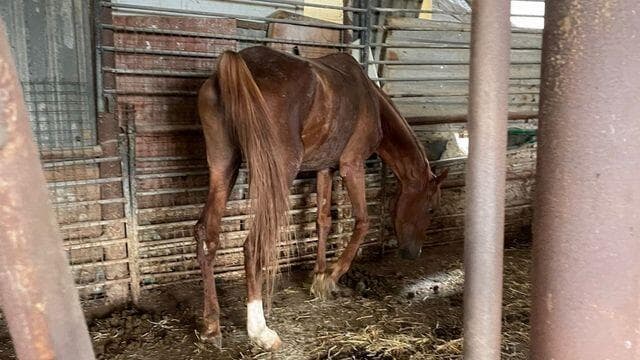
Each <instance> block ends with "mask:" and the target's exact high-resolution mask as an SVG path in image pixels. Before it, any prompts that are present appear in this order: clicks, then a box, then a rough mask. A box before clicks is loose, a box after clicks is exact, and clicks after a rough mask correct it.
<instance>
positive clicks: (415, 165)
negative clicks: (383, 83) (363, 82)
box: [378, 94, 433, 190]
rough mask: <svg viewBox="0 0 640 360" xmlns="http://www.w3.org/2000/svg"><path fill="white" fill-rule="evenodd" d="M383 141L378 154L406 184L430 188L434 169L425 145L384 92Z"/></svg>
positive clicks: (404, 184) (404, 185)
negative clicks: (429, 161) (431, 167)
mask: <svg viewBox="0 0 640 360" xmlns="http://www.w3.org/2000/svg"><path fill="white" fill-rule="evenodd" d="M380 99H381V101H380V121H381V125H382V141H381V143H380V147H379V148H378V155H380V157H381V158H382V161H384V162H385V164H387V165H388V166H389V167H390V168H391V170H392V171H393V173H394V174H395V175H396V177H397V178H398V180H399V181H400V182H401V183H402V187H403V188H407V187H408V188H412V189H415V190H424V189H426V187H427V185H428V183H429V179H430V178H431V176H433V175H432V173H431V169H430V168H429V163H428V162H427V158H426V156H425V153H424V150H423V148H422V145H421V144H420V142H419V140H418V139H417V138H416V136H415V134H414V133H413V131H412V130H411V128H410V126H409V124H408V123H407V121H406V120H405V119H404V118H403V117H402V115H400V113H399V112H398V110H397V109H396V108H395V106H394V105H393V104H392V103H391V100H389V99H388V98H387V97H386V96H385V95H382V94H380Z"/></svg>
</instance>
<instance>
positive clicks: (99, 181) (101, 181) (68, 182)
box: [47, 176, 122, 189]
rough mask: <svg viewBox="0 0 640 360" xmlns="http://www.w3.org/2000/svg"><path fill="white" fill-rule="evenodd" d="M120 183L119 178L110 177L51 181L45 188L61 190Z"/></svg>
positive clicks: (120, 179) (120, 178)
mask: <svg viewBox="0 0 640 360" xmlns="http://www.w3.org/2000/svg"><path fill="white" fill-rule="evenodd" d="M121 181H122V177H121V176H118V177H111V178H101V179H87V180H65V181H52V182H48V183H47V187H49V189H52V188H61V187H69V186H83V185H99V184H108V183H114V182H121Z"/></svg>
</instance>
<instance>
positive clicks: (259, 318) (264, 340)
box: [247, 300, 282, 351]
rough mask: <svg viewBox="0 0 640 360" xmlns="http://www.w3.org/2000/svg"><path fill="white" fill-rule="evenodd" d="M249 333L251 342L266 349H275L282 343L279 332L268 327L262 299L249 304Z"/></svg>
mask: <svg viewBox="0 0 640 360" xmlns="http://www.w3.org/2000/svg"><path fill="white" fill-rule="evenodd" d="M247 333H248V334H249V339H251V342H253V343H254V344H256V345H258V346H260V347H261V348H263V349H264V350H267V351H275V350H278V348H280V345H282V341H281V340H280V337H279V336H278V334H276V332H275V331H273V330H271V329H269V328H268V327H267V323H266V321H265V319H264V312H263V311H262V301H261V300H255V301H251V302H249V303H248V304H247Z"/></svg>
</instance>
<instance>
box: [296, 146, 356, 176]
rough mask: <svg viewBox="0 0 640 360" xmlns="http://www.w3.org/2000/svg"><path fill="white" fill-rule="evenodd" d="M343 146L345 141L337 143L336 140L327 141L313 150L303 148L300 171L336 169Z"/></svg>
mask: <svg viewBox="0 0 640 360" xmlns="http://www.w3.org/2000/svg"><path fill="white" fill-rule="evenodd" d="M345 145H346V141H344V142H343V141H338V139H329V140H328V141H325V142H324V143H323V144H322V145H321V146H319V147H317V148H314V149H313V150H311V149H307V148H305V152H304V156H303V158H302V164H301V165H300V170H301V171H315V170H322V169H327V168H333V169H336V168H338V165H339V163H340V155H341V154H342V151H343V150H344V147H345ZM309 150H311V151H309Z"/></svg>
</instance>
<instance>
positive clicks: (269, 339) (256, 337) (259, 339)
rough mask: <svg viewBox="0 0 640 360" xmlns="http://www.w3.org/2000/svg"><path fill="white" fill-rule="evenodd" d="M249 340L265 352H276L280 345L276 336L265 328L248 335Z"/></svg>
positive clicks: (280, 341)
mask: <svg viewBox="0 0 640 360" xmlns="http://www.w3.org/2000/svg"><path fill="white" fill-rule="evenodd" d="M249 339H251V341H252V342H253V343H254V344H256V345H258V346H260V347H261V348H263V349H264V350H266V351H275V350H278V349H279V348H280V346H281V345H282V340H280V337H279V336H278V334H276V332H275V331H273V330H271V329H269V328H268V327H266V326H265V327H264V328H262V329H261V330H259V331H257V332H256V333H254V334H249Z"/></svg>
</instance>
